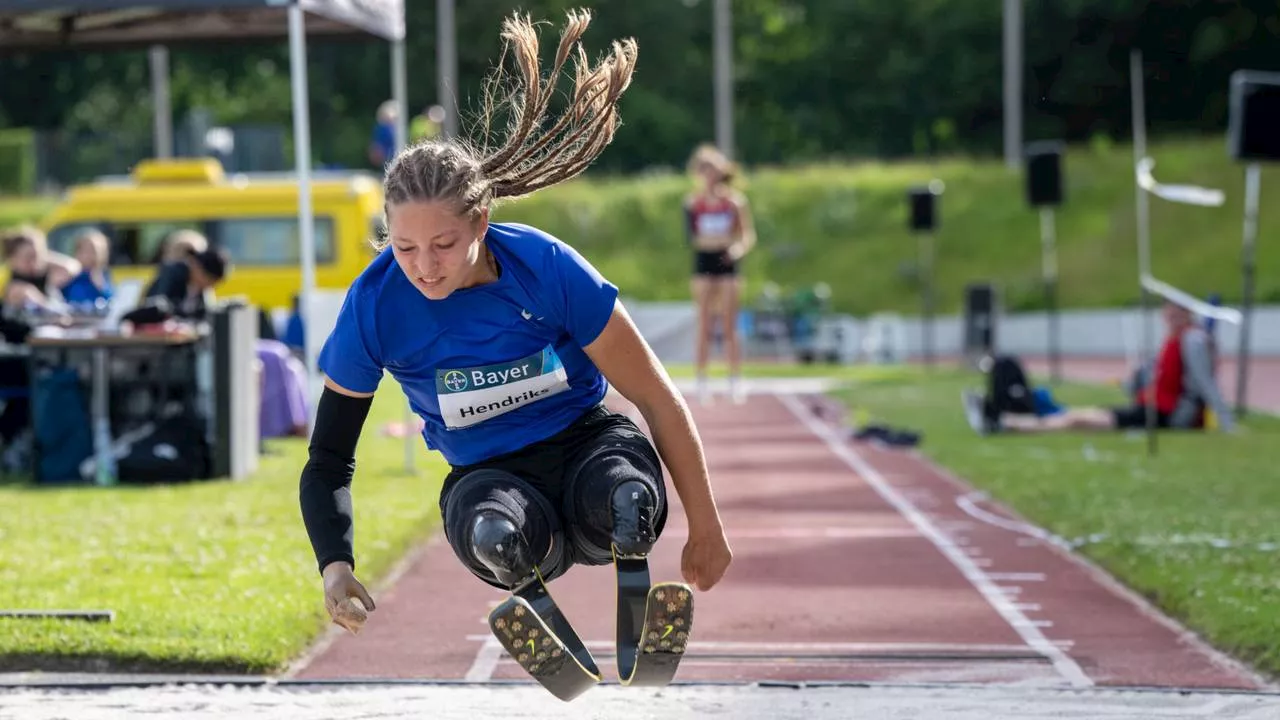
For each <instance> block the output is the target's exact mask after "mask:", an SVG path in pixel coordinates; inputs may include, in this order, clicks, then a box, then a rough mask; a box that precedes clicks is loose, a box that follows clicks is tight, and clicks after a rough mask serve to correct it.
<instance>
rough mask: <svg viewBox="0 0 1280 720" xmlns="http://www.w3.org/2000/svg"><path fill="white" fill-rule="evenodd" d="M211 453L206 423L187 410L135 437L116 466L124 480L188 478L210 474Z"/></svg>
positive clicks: (195, 478) (184, 479) (175, 480)
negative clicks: (205, 432) (149, 431)
mask: <svg viewBox="0 0 1280 720" xmlns="http://www.w3.org/2000/svg"><path fill="white" fill-rule="evenodd" d="M209 455H210V453H209V444H208V442H207V441H206V440H205V437H204V425H203V423H202V422H201V421H200V420H199V419H198V418H196V417H194V416H193V415H191V414H189V413H187V414H181V415H177V416H175V417H172V418H168V419H166V420H165V421H164V422H163V423H161V424H159V425H157V426H156V427H155V430H154V431H153V432H151V433H149V434H147V435H145V436H143V437H141V438H139V439H137V440H136V441H134V442H133V444H132V445H131V446H130V448H129V453H128V454H127V455H126V456H124V457H123V458H120V460H118V461H117V467H118V472H119V473H120V480H121V482H127V483H140V484H147V483H170V482H188V481H191V480H200V479H203V478H205V477H208V474H209V467H210V462H211V460H210V457H209Z"/></svg>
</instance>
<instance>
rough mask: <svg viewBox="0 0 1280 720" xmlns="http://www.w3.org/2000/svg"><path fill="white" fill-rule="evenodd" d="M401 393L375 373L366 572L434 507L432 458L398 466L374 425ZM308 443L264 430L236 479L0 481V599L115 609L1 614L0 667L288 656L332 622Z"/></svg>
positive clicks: (361, 558)
mask: <svg viewBox="0 0 1280 720" xmlns="http://www.w3.org/2000/svg"><path fill="white" fill-rule="evenodd" d="M403 403H404V396H403V394H402V393H401V391H400V388H399V386H398V385H397V384H396V383H395V381H394V380H390V379H388V380H386V381H385V382H384V383H383V385H382V390H381V392H379V393H378V396H377V399H376V401H375V404H374V408H373V410H372V411H371V413H370V415H369V420H368V422H367V424H366V426H365V432H364V435H363V436H362V439H361V441H360V445H359V448H358V451H357V460H356V462H357V470H356V479H355V482H354V484H353V496H354V504H355V526H356V532H355V543H356V561H357V564H358V566H357V568H356V570H357V575H358V577H360V579H361V580H362V581H363V582H365V584H366V585H373V584H376V580H377V578H379V577H381V576H383V575H385V574H386V573H387V572H388V570H389V569H390V568H391V567H392V566H393V565H394V564H395V563H396V562H397V561H398V560H399V559H400V558H401V557H403V556H404V555H405V553H406V552H407V551H408V550H409V549H410V548H411V546H412V545H413V544H414V543H415V542H416V541H418V540H421V539H422V538H423V537H425V536H426V535H427V534H428V533H429V532H430V531H431V529H432V528H433V527H434V526H435V523H436V519H437V515H438V513H437V510H436V495H437V493H438V489H439V483H440V481H441V480H442V479H443V477H444V474H445V472H446V469H447V468H446V467H445V465H444V462H443V460H442V459H441V458H440V457H439V456H438V455H437V454H435V453H427V452H425V451H424V450H420V451H419V453H418V456H417V458H416V463H415V471H414V472H413V473H412V474H409V473H407V472H405V470H404V465H403V458H404V450H403V448H404V440H402V439H395V438H391V437H387V436H385V435H384V434H383V433H382V430H383V426H384V425H385V424H386V423H388V422H392V421H399V420H400V419H401V418H402V415H403V410H402V408H403ZM416 442H417V446H418V447H419V448H422V447H423V446H422V444H421V441H420V440H417V441H416ZM306 444H307V441H306V440H304V439H284V440H276V441H269V454H267V455H264V456H263V457H262V458H261V460H260V464H259V469H258V471H257V472H256V473H255V474H254V475H253V477H251V478H249V479H246V480H243V481H239V482H230V481H211V482H199V483H190V484H175V485H164V486H147V487H123V486H121V487H114V488H96V487H75V488H58V489H45V488H36V487H33V486H30V485H26V484H20V483H9V484H7V485H4V486H0V507H3V508H4V512H2V513H0V548H3V552H2V553H0V608H3V609H42V610H47V609H66V610H92V609H104V610H113V611H114V612H115V620H114V622H111V623H90V622H83V621H68V620H32V619H0V669H3V670H36V669H43V670H91V671H99V672H101V671H108V670H110V671H157V672H158V671H167V672H183V671H199V672H231V673H240V672H250V673H259V672H271V671H276V670H281V669H283V668H284V667H285V666H286V665H287V664H288V662H289V661H290V660H292V659H293V658H294V657H295V656H297V655H298V654H299V653H301V652H302V651H303V650H304V649H305V648H306V647H307V645H308V644H309V643H310V642H311V641H312V640H313V639H315V638H316V636H317V635H318V634H319V633H320V632H322V631H323V630H324V628H325V627H326V623H327V622H328V617H327V615H326V614H325V612H324V604H323V596H322V594H321V593H322V588H321V582H320V576H319V573H318V572H317V569H316V565H315V560H314V556H313V554H312V550H311V545H310V543H309V541H308V539H307V535H306V530H305V528H304V526H303V524H302V518H301V515H300V512H299V509H298V478H299V474H300V471H301V469H302V467H303V464H304V463H305V461H306Z"/></svg>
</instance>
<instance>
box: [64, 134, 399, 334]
mask: <svg viewBox="0 0 1280 720" xmlns="http://www.w3.org/2000/svg"><path fill="white" fill-rule="evenodd" d="M311 186H312V198H313V200H312V207H313V208H314V212H315V249H316V250H315V257H316V287H318V288H328V289H345V288H346V287H348V286H349V285H350V284H351V282H352V281H353V280H355V278H356V276H357V275H359V274H360V272H361V271H362V270H364V268H365V266H366V265H368V263H369V261H370V260H371V259H372V257H373V254H374V250H373V248H372V246H371V245H370V243H369V241H370V239H371V238H372V237H373V235H374V233H376V232H378V226H379V225H380V224H381V222H382V219H381V218H382V186H381V184H380V182H379V180H378V178H376V177H374V176H373V175H371V174H369V173H353V172H324V171H316V172H314V173H313V174H312V183H311ZM40 226H41V228H42V229H43V230H44V231H45V232H46V233H47V234H48V236H49V247H50V248H52V249H54V250H58V251H60V252H64V253H67V254H71V253H72V252H74V250H75V247H74V246H75V239H76V235H77V234H78V233H79V232H80V231H82V230H84V229H85V228H88V227H96V228H98V229H99V230H101V231H102V232H103V233H104V234H106V236H107V238H109V239H110V241H111V273H112V277H113V278H114V279H115V280H116V281H117V282H119V281H120V280H124V279H133V278H136V279H138V280H141V281H142V282H143V283H146V284H149V283H150V282H151V280H152V278H154V277H155V272H156V268H157V262H158V260H159V255H160V249H161V242H162V241H163V240H164V238H165V237H166V236H167V235H168V234H169V233H170V232H172V231H174V230H177V229H180V228H190V229H193V230H198V231H199V232H201V233H202V234H204V236H205V237H206V238H208V239H209V242H210V243H211V244H212V245H215V246H218V247H221V248H224V249H225V250H226V251H227V254H228V255H229V256H230V257H231V261H232V263H233V270H232V272H231V274H230V275H229V276H228V277H227V279H226V281H225V282H223V283H222V284H221V285H220V286H218V291H217V292H218V295H219V296H222V297H227V296H232V295H240V296H244V297H246V298H248V299H249V301H250V302H251V303H253V304H255V305H257V306H259V307H261V308H264V309H266V310H272V309H285V308H291V307H292V305H293V298H294V296H295V295H296V294H297V293H298V291H299V290H300V289H301V287H302V266H301V260H300V251H299V243H298V183H297V179H296V175H295V174H294V173H280V174H246V175H235V174H233V175H226V174H225V173H224V172H223V169H222V165H221V164H220V163H219V162H218V161H217V160H212V159H205V158H200V159H189V158H184V159H176V160H147V161H143V162H140V163H138V165H137V167H136V168H135V169H134V171H133V173H132V174H131V175H130V176H128V177H117V178H102V179H100V180H98V181H96V182H93V183H89V184H85V185H78V186H75V187H72V188H70V189H69V190H68V192H67V194H66V196H65V197H64V198H63V199H62V201H61V202H60V203H59V204H58V205H57V206H56V207H55V208H54V210H53V211H52V212H51V213H50V214H49V215H48V216H47V217H46V218H45V219H44V220H43V222H41V223H40Z"/></svg>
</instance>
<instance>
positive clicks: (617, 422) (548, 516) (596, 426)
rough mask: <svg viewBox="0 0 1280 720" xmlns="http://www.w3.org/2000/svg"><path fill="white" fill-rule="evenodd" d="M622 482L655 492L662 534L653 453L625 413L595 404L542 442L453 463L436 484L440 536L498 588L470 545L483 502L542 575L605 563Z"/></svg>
mask: <svg viewBox="0 0 1280 720" xmlns="http://www.w3.org/2000/svg"><path fill="white" fill-rule="evenodd" d="M626 480H639V481H641V482H643V483H645V484H646V485H648V486H649V487H650V489H651V490H652V491H653V493H654V495H655V497H657V499H658V513H657V520H656V522H655V526H654V529H655V530H656V531H657V532H658V534H659V535H661V533H662V528H663V527H664V526H665V525H666V522H667V493H666V487H665V485H664V483H663V477H662V464H661V461H660V460H659V458H658V453H657V451H656V450H655V449H654V447H653V444H652V443H650V442H649V438H648V437H646V436H645V434H644V433H643V432H642V431H641V430H640V428H639V427H637V426H636V424H635V423H634V422H632V421H631V419H630V418H628V417H627V416H625V415H621V414H619V413H615V412H613V411H611V410H609V409H608V408H606V407H605V406H604V405H597V406H596V407H594V408H592V409H591V410H588V411H587V412H586V413H584V414H583V415H582V416H581V417H580V418H578V419H577V420H575V421H574V422H573V424H572V425H570V426H569V427H567V428H565V429H564V430H562V431H560V432H559V433H557V434H555V435H552V436H551V437H549V438H547V439H546V440H542V441H540V442H536V443H533V444H531V445H529V446H527V447H525V448H522V449H521V450H517V451H516V452H513V453H509V454H507V455H501V456H498V457H496V458H492V459H490V460H486V461H483V462H480V463H476V464H474V465H468V466H462V467H455V468H453V469H452V470H451V471H450V472H449V474H448V476H446V477H445V480H444V486H443V487H442V488H441V490H440V515H441V518H442V519H443V521H444V523H443V524H444V531H445V536H446V538H447V539H448V540H449V545H450V546H451V547H452V548H453V552H454V554H455V555H456V556H457V557H458V559H459V560H460V561H461V562H462V564H463V565H465V566H466V567H467V569H469V570H470V571H471V572H472V574H474V575H475V576H476V577H478V578H480V579H481V580H484V581H485V582H487V583H488V584H490V585H493V586H494V587H498V588H503V589H505V587H504V586H503V585H502V584H501V583H499V582H498V581H497V579H496V578H495V577H494V575H493V573H492V572H491V571H490V570H489V569H488V568H487V567H485V566H484V565H483V564H482V563H481V562H480V561H479V560H477V559H476V558H475V556H474V553H473V552H472V549H471V545H470V538H469V535H470V523H471V522H472V520H473V519H474V517H475V515H476V513H477V512H478V511H479V510H482V509H486V508H494V509H499V510H500V511H502V512H504V514H506V515H507V516H508V517H511V518H512V520H513V521H514V522H516V524H517V525H519V526H520V527H521V529H522V531H523V533H524V536H525V539H526V540H527V541H528V543H529V547H530V549H531V550H532V551H533V555H534V557H535V558H539V559H541V560H542V561H541V563H540V565H539V569H540V571H541V573H542V577H543V579H544V580H547V581H551V580H552V579H554V578H556V577H559V576H560V575H563V574H564V573H565V572H566V571H567V570H568V569H569V568H570V567H572V566H573V565H575V564H582V565H605V564H608V563H610V562H612V561H613V549H612V545H613V543H612V533H611V531H612V526H613V516H612V512H611V508H610V504H611V500H612V496H613V489H614V487H615V486H616V485H617V484H618V483H619V482H624V481H626ZM548 552H549V554H548Z"/></svg>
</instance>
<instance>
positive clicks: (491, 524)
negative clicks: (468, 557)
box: [470, 510, 537, 588]
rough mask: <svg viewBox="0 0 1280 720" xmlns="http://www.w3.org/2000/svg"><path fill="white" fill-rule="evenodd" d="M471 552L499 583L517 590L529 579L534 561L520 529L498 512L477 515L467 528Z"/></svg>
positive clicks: (492, 511)
mask: <svg viewBox="0 0 1280 720" xmlns="http://www.w3.org/2000/svg"><path fill="white" fill-rule="evenodd" d="M470 541H471V551H472V552H473V553H474V554H475V557H476V559H477V560H479V561H480V563H481V564H483V565H484V566H485V567H486V568H488V569H489V571H490V572H492V573H493V575H494V577H496V578H497V580H498V582H500V583H502V584H503V585H505V586H507V587H509V588H516V587H518V586H520V585H523V584H524V583H525V582H527V581H528V580H530V579H532V577H533V574H534V569H535V568H536V567H537V560H536V559H535V557H534V553H533V550H532V549H531V548H530V547H529V542H528V541H527V540H526V539H525V537H524V534H523V533H522V532H521V531H520V527H519V526H518V525H517V524H516V523H515V522H514V521H513V520H512V519H511V518H510V517H507V516H506V515H505V514H503V513H501V512H499V511H497V510H481V511H480V512H478V513H476V515H475V517H474V518H473V519H472V521H471V527H470Z"/></svg>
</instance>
